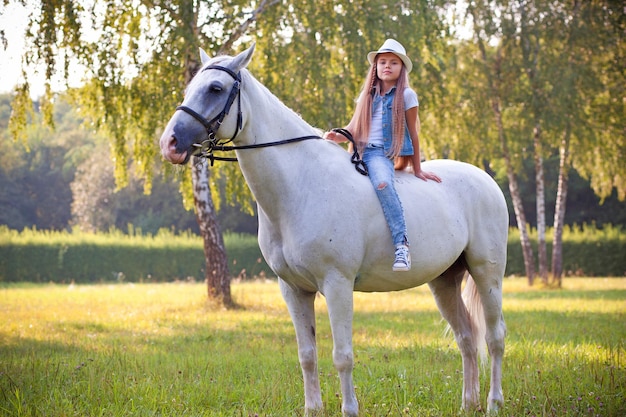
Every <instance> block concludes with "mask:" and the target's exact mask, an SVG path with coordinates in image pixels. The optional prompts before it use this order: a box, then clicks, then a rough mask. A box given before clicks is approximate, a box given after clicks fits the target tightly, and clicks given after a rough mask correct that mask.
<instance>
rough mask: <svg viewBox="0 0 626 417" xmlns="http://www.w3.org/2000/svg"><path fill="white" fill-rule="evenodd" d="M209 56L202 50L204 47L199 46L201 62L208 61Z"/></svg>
mask: <svg viewBox="0 0 626 417" xmlns="http://www.w3.org/2000/svg"><path fill="white" fill-rule="evenodd" d="M209 59H211V58H209V56H208V55H207V53H206V52H204V49H202V48H200V61H201V62H202V65H204V64H206V63H207V62H208V61H209Z"/></svg>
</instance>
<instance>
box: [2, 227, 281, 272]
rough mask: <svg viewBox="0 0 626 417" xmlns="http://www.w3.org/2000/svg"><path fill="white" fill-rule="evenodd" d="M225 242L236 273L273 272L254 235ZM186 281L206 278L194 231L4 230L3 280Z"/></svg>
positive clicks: (230, 236)
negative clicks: (149, 232)
mask: <svg viewBox="0 0 626 417" xmlns="http://www.w3.org/2000/svg"><path fill="white" fill-rule="evenodd" d="M224 241H225V245H226V252H227V255H228V260H229V268H230V272H231V274H233V275H235V276H248V277H252V276H254V275H262V274H267V275H271V274H272V273H271V271H270V268H269V267H268V266H267V264H266V263H265V262H264V261H263V258H262V256H261V251H260V249H259V247H258V244H257V240H256V237H255V236H252V235H236V234H229V235H226V236H225V237H224ZM244 270H245V273H242V271H244ZM187 279H195V280H202V279H204V252H203V244H202V239H201V238H200V237H199V236H197V235H193V234H191V233H182V234H174V233H171V232H169V231H167V230H161V231H159V232H158V233H157V234H156V235H143V234H141V232H138V233H131V234H124V233H122V232H120V231H118V230H112V231H110V232H109V233H98V234H94V233H86V232H76V231H74V232H71V233H70V232H57V231H38V230H34V229H25V230H24V231H22V232H17V231H15V230H9V229H8V228H6V227H0V282H18V281H30V282H70V281H74V282H99V281H111V280H118V281H124V280H126V281H132V282H142V281H152V282H163V281H174V280H187Z"/></svg>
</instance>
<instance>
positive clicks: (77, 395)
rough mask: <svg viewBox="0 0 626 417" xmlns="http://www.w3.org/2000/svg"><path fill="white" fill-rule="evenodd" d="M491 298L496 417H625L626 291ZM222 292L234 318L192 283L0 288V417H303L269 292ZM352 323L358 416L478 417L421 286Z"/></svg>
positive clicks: (327, 337) (573, 282) (574, 285)
mask: <svg viewBox="0 0 626 417" xmlns="http://www.w3.org/2000/svg"><path fill="white" fill-rule="evenodd" d="M504 289H505V299H504V314H505V319H506V321H507V326H508V331H509V333H508V337H507V346H506V354H505V362H504V381H503V387H504V390H505V399H506V404H505V407H504V409H503V410H502V412H501V413H500V415H502V416H622V415H626V399H625V398H624V395H625V394H624V392H625V390H626V370H625V361H626V324H625V323H626V321H625V319H626V279H624V278H612V279H608V278H593V279H583V278H575V279H574V278H567V279H565V281H564V289H562V290H550V289H543V288H540V287H538V286H535V287H532V288H529V287H528V286H527V284H526V282H525V281H524V280H522V279H512V278H509V279H506V280H505V283H504ZM232 292H233V296H234V299H235V300H236V302H237V303H238V305H239V306H240V308H239V309H236V310H223V309H221V308H219V307H217V306H215V305H212V304H211V303H210V302H208V301H207V299H206V295H205V294H206V288H205V286H204V285H203V284H195V283H191V284H190V283H170V284H136V285H135V284H111V285H107V284H101V285H69V286H68V285H32V284H17V285H5V286H2V287H0V415H6V416H182V415H189V416H256V415H259V416H291V415H296V416H299V415H302V414H303V405H304V400H303V389H302V377H301V373H300V368H299V364H298V359H297V349H296V344H295V337H294V332H293V327H292V325H291V321H290V319H289V317H288V314H287V310H286V307H285V304H284V302H283V301H282V299H281V297H280V292H279V290H278V285H277V284H276V282H275V281H263V282H260V281H256V282H244V283H235V284H233V287H232ZM316 306H317V310H318V331H317V335H318V344H319V357H320V365H319V372H320V374H321V384H322V390H323V399H324V402H325V410H324V412H323V415H324V416H339V415H340V406H341V404H340V398H339V394H338V393H339V381H338V377H337V374H336V372H335V370H334V369H333V366H332V360H331V354H332V339H331V333H330V328H329V325H328V319H327V315H326V307H325V303H324V298H323V297H321V296H320V297H319V298H318V301H317V303H316ZM355 310H356V311H355V320H354V350H355V361H356V364H355V371H354V378H355V385H356V390H357V395H358V398H359V402H360V408H361V414H362V415H363V416H400V415H406V416H456V415H472V416H473V415H483V414H484V413H483V412H481V411H477V412H473V413H462V412H460V407H461V398H460V394H461V387H462V375H461V359H460V356H459V353H458V350H457V348H456V345H455V343H454V341H453V340H452V338H451V337H450V336H446V335H444V329H445V324H444V323H443V322H442V321H441V319H440V316H439V313H438V311H437V308H436V306H435V303H434V301H433V299H432V296H431V295H430V292H429V290H428V288H427V287H421V288H417V289H413V290H409V291H402V292H396V293H378V294H363V293H356V294H355ZM487 374H488V373H487V372H484V374H483V376H482V377H481V393H482V396H481V398H482V402H483V405H484V404H485V396H486V392H487V389H488V388H487V384H488V378H487Z"/></svg>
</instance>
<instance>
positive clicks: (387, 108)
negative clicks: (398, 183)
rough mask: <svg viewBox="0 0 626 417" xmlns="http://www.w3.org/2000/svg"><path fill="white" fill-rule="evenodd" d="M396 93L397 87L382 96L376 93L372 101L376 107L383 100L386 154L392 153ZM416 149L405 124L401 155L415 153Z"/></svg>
mask: <svg viewBox="0 0 626 417" xmlns="http://www.w3.org/2000/svg"><path fill="white" fill-rule="evenodd" d="M395 94H396V87H393V88H392V89H391V90H390V91H389V92H388V93H387V94H385V95H384V96H382V97H381V96H380V95H378V94H375V95H374V102H373V103H372V109H375V108H376V106H377V105H378V103H379V102H380V101H381V100H382V102H383V107H382V112H383V148H384V149H385V155H389V154H391V143H392V138H393V123H392V120H391V119H392V114H393V112H392V105H393V98H394V96H395ZM414 153H415V150H414V149H413V142H411V135H410V134H409V129H408V127H407V126H406V124H405V126H404V141H403V143H402V150H401V151H400V156H408V155H413V154H414Z"/></svg>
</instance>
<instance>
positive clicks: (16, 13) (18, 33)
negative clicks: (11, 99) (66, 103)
mask: <svg viewBox="0 0 626 417" xmlns="http://www.w3.org/2000/svg"><path fill="white" fill-rule="evenodd" d="M27 21H28V11H27V9H26V8H25V7H24V6H22V5H21V4H16V3H15V2H11V3H9V5H7V6H4V5H3V4H2V5H0V29H2V30H3V31H4V34H5V36H6V40H7V49H4V45H2V44H0V93H10V92H12V91H13V89H14V87H15V86H16V85H17V84H18V83H22V82H24V79H23V77H22V53H23V52H24V47H25V41H24V35H25V34H26V23H27ZM28 71H29V74H28V82H29V84H30V91H31V97H33V98H38V97H40V96H42V95H43V93H44V81H45V74H44V72H43V71H44V69H43V67H39V68H29V69H28ZM52 89H53V90H54V91H61V90H63V89H65V87H64V83H61V82H57V83H55V82H53V83H52Z"/></svg>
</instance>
